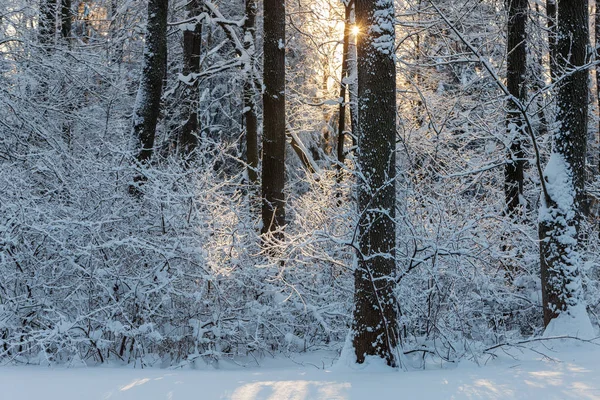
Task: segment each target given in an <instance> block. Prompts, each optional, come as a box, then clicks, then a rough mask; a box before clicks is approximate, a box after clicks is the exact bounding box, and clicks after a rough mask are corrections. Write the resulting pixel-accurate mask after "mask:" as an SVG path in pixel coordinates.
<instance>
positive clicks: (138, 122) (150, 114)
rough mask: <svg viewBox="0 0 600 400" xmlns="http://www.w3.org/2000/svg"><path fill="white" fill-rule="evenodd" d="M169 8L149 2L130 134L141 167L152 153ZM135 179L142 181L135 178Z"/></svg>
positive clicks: (165, 2)
mask: <svg viewBox="0 0 600 400" xmlns="http://www.w3.org/2000/svg"><path fill="white" fill-rule="evenodd" d="M168 8H169V2H168V0H149V2H148V23H147V27H146V36H145V38H146V40H145V44H146V45H145V48H144V59H143V67H142V76H141V79H140V86H139V89H138V93H137V98H136V102H135V105H134V110H133V135H134V137H135V138H136V140H137V141H138V143H137V149H136V151H137V154H136V159H137V161H138V163H139V164H141V165H144V164H147V163H149V161H150V158H151V157H152V153H153V150H154V137H155V134H156V124H157V121H158V116H159V113H160V100H161V95H162V87H163V78H164V75H165V59H166V57H167V13H168ZM135 180H136V181H138V182H139V181H143V180H144V178H143V177H142V176H138V177H136V179H135Z"/></svg>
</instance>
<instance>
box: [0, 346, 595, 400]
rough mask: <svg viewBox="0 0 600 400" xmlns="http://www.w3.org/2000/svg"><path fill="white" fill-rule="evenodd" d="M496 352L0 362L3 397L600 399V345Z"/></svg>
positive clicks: (112, 399) (84, 399)
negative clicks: (394, 363)
mask: <svg viewBox="0 0 600 400" xmlns="http://www.w3.org/2000/svg"><path fill="white" fill-rule="evenodd" d="M554 343H556V342H554ZM504 350H506V351H504ZM496 353H497V354H498V357H497V358H495V359H486V358H483V359H481V360H480V361H481V364H482V365H481V366H477V365H475V364H473V363H470V362H468V361H464V362H462V363H461V364H460V365H458V366H457V367H455V368H443V369H439V368H438V369H433V368H434V367H433V366H431V369H430V370H411V371H408V372H399V371H393V370H389V369H386V370H382V369H381V368H379V369H377V368H373V369H369V368H367V369H366V370H350V369H349V368H347V367H337V366H334V367H333V368H331V363H332V362H331V358H330V357H326V356H324V355H323V354H320V355H317V354H313V355H304V356H302V358H300V356H298V358H297V359H296V360H295V362H298V361H300V364H297V363H295V362H292V361H291V360H289V359H277V360H263V361H261V364H262V365H261V366H260V367H257V366H254V367H246V368H242V367H238V366H235V365H233V364H227V363H221V365H220V367H219V368H220V369H218V370H215V369H211V370H207V369H202V370H192V369H189V368H187V369H175V370H169V369H139V368H138V369H133V368H117V367H115V368H109V367H91V368H69V369H67V368H48V367H33V366H16V367H1V368H0V388H1V389H0V399H2V400H41V399H44V400H124V399H128V400H134V399H135V400H138V399H139V400H142V399H143V400H154V399H157V400H158V399H161V400H182V399H186V400H187V399H191V400H219V399H231V400H259V399H260V400H312V399H315V400H342V399H343V400H345V399H357V400H365V399H368V400H371V399H423V400H429V399H436V400H437V399H544V400H546V399H600V348H599V347H597V346H594V345H592V344H587V343H575V344H573V343H570V344H568V345H566V344H564V343H562V344H557V345H554V344H553V343H550V341H548V342H544V343H535V344H530V345H527V349H525V348H511V349H507V348H502V349H499V350H496ZM540 353H543V355H542V354H540ZM484 363H485V365H484ZM323 366H325V368H324V369H323ZM317 367H319V368H317ZM428 368H429V367H428Z"/></svg>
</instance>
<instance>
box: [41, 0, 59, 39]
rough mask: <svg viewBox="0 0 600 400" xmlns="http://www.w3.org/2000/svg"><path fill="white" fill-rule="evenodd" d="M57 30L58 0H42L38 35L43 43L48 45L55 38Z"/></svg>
mask: <svg viewBox="0 0 600 400" xmlns="http://www.w3.org/2000/svg"><path fill="white" fill-rule="evenodd" d="M55 30H56V0H40V14H39V21H38V35H39V40H40V43H41V44H42V45H45V46H48V45H50V44H52V42H53V40H54V33H55Z"/></svg>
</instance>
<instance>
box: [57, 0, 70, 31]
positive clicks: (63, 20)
mask: <svg viewBox="0 0 600 400" xmlns="http://www.w3.org/2000/svg"><path fill="white" fill-rule="evenodd" d="M72 17H73V15H72V11H71V0H61V8H60V32H61V34H62V37H63V39H65V40H68V39H69V38H70V37H71V18H72Z"/></svg>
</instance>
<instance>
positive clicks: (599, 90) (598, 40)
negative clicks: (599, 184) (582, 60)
mask: <svg viewBox="0 0 600 400" xmlns="http://www.w3.org/2000/svg"><path fill="white" fill-rule="evenodd" d="M594 10H595V12H596V13H595V15H594V42H595V43H594V44H595V49H596V61H598V60H600V0H596V3H595V7H594ZM596 100H597V102H598V132H597V135H596V141H597V142H598V143H600V65H598V64H597V65H596ZM597 150H600V148H599V149H597ZM596 156H597V157H596V160H597V163H598V166H597V169H596V173H597V174H600V154H597V155H596Z"/></svg>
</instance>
